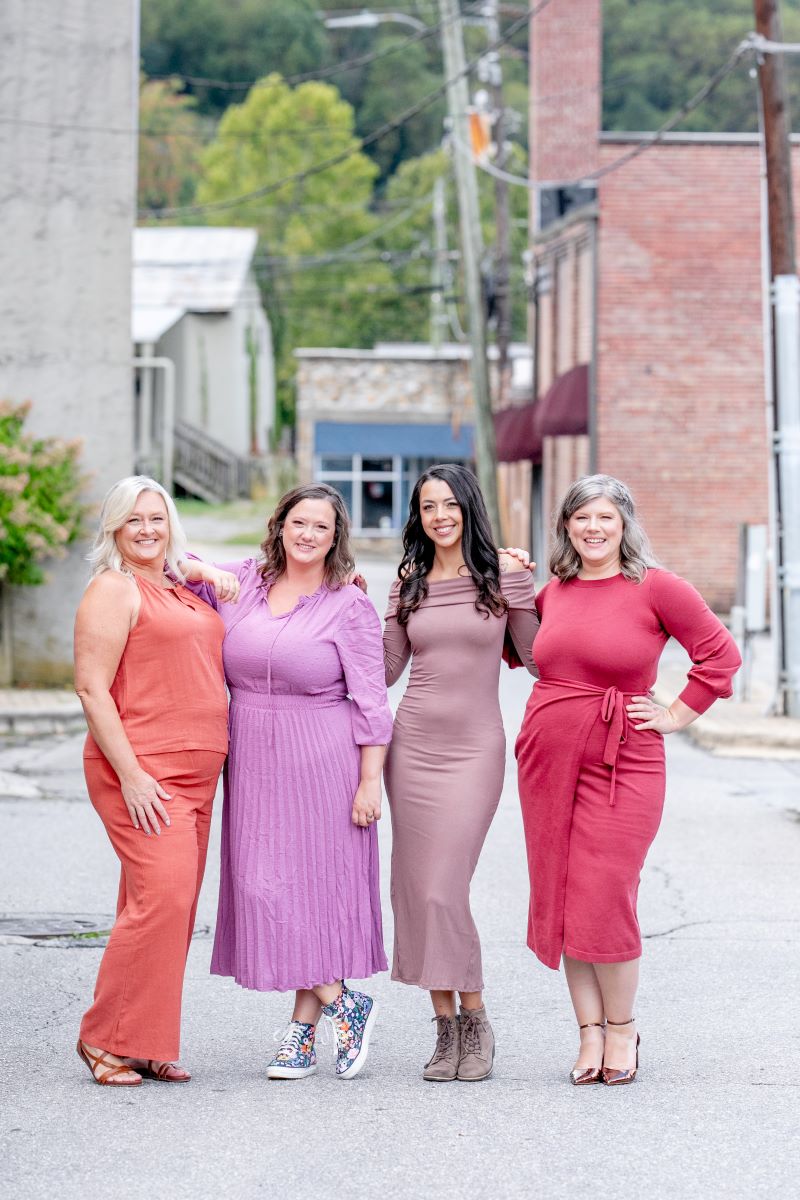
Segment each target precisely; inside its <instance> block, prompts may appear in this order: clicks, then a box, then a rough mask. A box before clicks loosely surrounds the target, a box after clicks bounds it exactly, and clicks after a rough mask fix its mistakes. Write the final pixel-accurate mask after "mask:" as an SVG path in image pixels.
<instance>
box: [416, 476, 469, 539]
mask: <svg viewBox="0 0 800 1200" xmlns="http://www.w3.org/2000/svg"><path fill="white" fill-rule="evenodd" d="M419 515H420V519H421V521H422V528H423V531H424V532H425V535H426V536H427V537H429V538H430V539H431V541H432V542H433V544H434V546H435V547H436V548H437V549H438V550H450V549H452V548H453V547H454V546H460V545H461V535H462V533H463V532H464V518H463V517H462V515H461V506H460V505H459V503H458V501H457V500H456V498H455V496H454V495H453V493H452V491H451V490H450V486H449V484H447V483H445V481H444V480H443V479H426V481H425V483H423V485H422V487H421V488H420V493H419Z"/></svg>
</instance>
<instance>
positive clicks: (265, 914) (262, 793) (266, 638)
mask: <svg viewBox="0 0 800 1200" xmlns="http://www.w3.org/2000/svg"><path fill="white" fill-rule="evenodd" d="M348 525H349V522H348V517H347V510H346V509H345V506H344V501H343V500H342V497H341V496H340V495H339V493H338V492H337V491H335V490H334V489H333V488H331V487H328V486H327V485H325V484H315V485H313V486H310V487H300V488H295V489H294V491H291V492H289V493H288V494H287V495H285V496H284V497H283V499H282V500H281V501H280V503H279V504H278V507H277V508H276V510H275V512H274V514H273V515H272V517H271V518H270V520H269V524H268V527H267V536H266V539H265V541H264V543H263V545H262V547H261V558H260V559H259V560H258V561H256V560H255V559H253V558H248V559H245V561H244V562H240V563H225V564H218V565H216V566H214V567H212V566H210V565H209V564H205V563H200V562H199V561H197V560H193V561H192V562H190V563H188V564H185V566H186V567H187V574H188V576H189V577H190V578H192V579H193V580H194V581H195V582H196V583H198V584H199V583H203V582H205V583H218V582H219V580H218V576H219V574H220V572H221V571H231V572H232V573H233V575H235V577H236V581H238V589H237V582H236V581H233V580H232V581H231V589H232V591H233V592H235V591H237V590H238V592H239V596H238V603H237V604H236V605H235V606H231V605H227V604H225V605H218V601H217V598H216V596H215V595H214V594H212V591H211V589H207V591H206V599H208V601H209V603H212V604H214V605H215V607H217V606H218V610H219V612H220V615H221V616H222V618H223V620H224V621H225V625H226V633H225V641H224V643H223V660H224V664H225V676H226V679H227V682H228V687H229V689H230V694H231V706H230V752H229V757H228V763H227V766H226V768H225V805H224V810H223V818H222V820H223V826H222V874H221V880H220V897H219V911H218V915H217V928H216V936H215V939H214V951H213V956H212V960H211V970H212V972H213V973H214V974H217V975H232V976H233V978H234V979H235V980H236V981H237V983H239V984H241V985H242V986H243V987H246V988H253V989H255V990H257V991H279V992H284V991H294V992H295V1005H294V1012H293V1014H292V1019H291V1022H290V1024H289V1027H288V1029H287V1032H286V1035H285V1037H284V1039H283V1041H282V1043H281V1045H280V1047H279V1048H278V1051H277V1053H276V1055H275V1057H274V1058H273V1060H272V1062H271V1063H270V1064H269V1067H268V1069H267V1075H268V1076H269V1078H270V1079H295V1078H299V1077H302V1076H304V1075H309V1074H311V1073H312V1072H313V1071H315V1070H316V1056H315V1052H314V1035H315V1031H316V1025H317V1022H318V1021H319V1018H320V1014H321V1013H324V1014H325V1015H326V1016H327V1017H329V1018H330V1019H331V1021H332V1023H333V1026H334V1030H335V1033H336V1038H337V1046H338V1057H337V1065H336V1073H337V1075H338V1076H339V1077H340V1078H351V1077H352V1076H354V1075H356V1074H358V1072H359V1071H360V1070H361V1068H362V1067H363V1065H364V1061H365V1059H366V1054H367V1048H368V1044H369V1036H370V1032H371V1029H372V1025H373V1023H374V1020H375V1012H376V1009H375V1004H374V1002H373V1000H372V999H371V998H370V997H369V996H367V995H365V994H364V993H363V992H358V991H354V990H352V989H350V988H348V987H347V985H346V984H345V983H344V980H345V979H346V978H347V977H355V978H357V979H363V978H366V977H367V976H369V975H372V974H373V973H374V972H376V971H384V970H386V968H387V963H386V956H385V954H384V949H383V934H382V928H381V909H380V893H379V887H378V842H377V831H376V827H375V826H376V822H377V821H378V820H379V819H380V815H381V784H380V779H381V769H382V766H383V759H384V754H385V748H386V745H387V743H388V742H389V739H390V737H391V729H392V717H391V711H390V709H389V705H388V701H387V697H386V685H385V682H384V667H383V650H382V645H381V625H380V621H379V619H378V615H377V613H376V612H375V609H374V607H373V605H372V603H371V601H370V600H368V599H367V597H366V596H365V595H364V594H363V593H362V592H361V591H359V589H358V588H357V587H355V586H354V585H353V584H349V583H348V582H347V580H348V579H349V578H350V577H351V575H352V571H353V558H352V555H351V552H350V544H349V537H348ZM222 595H223V597H224V595H225V593H224V591H223V592H222Z"/></svg>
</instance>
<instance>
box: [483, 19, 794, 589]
mask: <svg viewBox="0 0 800 1200" xmlns="http://www.w3.org/2000/svg"><path fill="white" fill-rule="evenodd" d="M601 21H602V6H601V0H560V3H559V4H557V5H552V6H548V7H547V8H545V9H543V10H542V11H541V12H540V13H539V14H538V15H537V16H536V17H535V19H534V20H533V21H532V24H531V100H530V102H531V114H530V115H531V121H530V126H531V132H530V143H531V147H532V152H531V174H532V178H533V179H534V180H535V182H536V184H537V188H536V189H535V190H534V191H532V193H531V198H532V208H533V212H532V221H531V225H532V230H533V235H532V246H533V251H534V258H535V264H536V275H537V287H536V297H537V298H536V301H535V303H534V304H533V305H532V309H531V327H532V336H533V338H534V343H535V346H536V370H535V377H536V383H535V386H534V396H536V397H538V399H537V400H536V402H535V404H531V403H529V404H528V405H527V406H525V408H524V409H523V410H520V411H519V412H516V413H514V414H512V417H513V418H515V419H516V422H517V425H516V428H517V432H518V433H519V432H520V431H521V436H518V437H517V438H516V439H514V438H511V439H508V438H505V439H504V438H503V436H502V432H501V430H500V428H498V440H499V443H500V444H501V452H502V453H503V456H504V457H505V458H507V459H512V460H513V459H515V458H516V459H518V460H519V461H517V462H513V461H512V462H509V463H508V464H507V465H505V466H504V467H503V468H502V483H503V491H504V494H505V495H506V497H507V502H508V509H507V511H508V514H509V518H510V521H511V531H512V535H513V539H514V540H518V539H521V538H525V539H526V540H527V534H528V529H529V521H530V524H531V525H532V528H533V531H534V532H533V541H534V549H535V552H536V553H537V555H538V556H539V558H540V559H543V558H544V548H543V547H544V540H545V537H546V527H547V526H548V525H549V518H550V514H551V513H552V510H553V508H554V506H555V504H556V502H557V500H558V497H559V495H560V494H561V493H562V492H563V490H564V488H565V487H566V485H567V484H568V483H569V482H570V481H571V480H572V479H573V478H574V477H575V476H576V475H578V474H582V473H584V472H586V471H589V470H597V471H603V472H607V473H610V474H613V475H617V476H619V477H620V478H622V479H624V480H625V481H626V482H627V483H628V484H629V485H630V486H631V488H632V489H633V492H634V495H635V496H636V498H637V500H638V504H639V509H640V512H641V514H642V517H643V519H644V523H645V525H646V527H647V529H648V532H649V533H650V536H651V539H652V541H653V544H654V548H655V550H656V553H657V554H658V556H659V558H660V559H661V561H662V562H663V563H664V564H665V565H666V566H668V567H670V568H671V569H673V570H675V571H677V572H678V573H679V574H681V575H684V576H686V577H687V578H688V579H690V580H691V581H692V582H693V583H694V584H695V585H696V586H697V587H698V588H699V589H700V590H701V591H702V592H703V594H704V595H705V596H706V598H707V599H708V601H709V602H710V603H711V604H713V605H714V606H716V607H717V608H719V609H726V608H728V607H729V606H730V604H731V602H732V600H733V595H734V589H735V584H736V570H737V545H738V529H739V525H740V524H741V523H761V522H765V521H766V520H767V512H768V441H767V428H768V423H767V414H766V411H765V392H764V353H763V323H762V280H761V233H760V185H759V181H760V152H759V146H758V142H757V139H756V138H755V137H754V136H753V135H745V134H742V135H714V134H708V135H703V134H674V135H669V136H668V137H666V138H665V139H664V141H663V142H661V143H659V144H657V145H655V146H651V147H649V148H647V149H646V150H645V151H644V153H642V154H640V155H639V156H637V157H633V158H631V159H630V161H628V162H626V163H625V164H624V165H622V166H620V167H619V168H618V169H614V170H612V171H610V172H609V173H607V174H605V175H602V174H601V175H600V176H599V177H598V178H597V179H596V180H593V179H591V178H590V177H591V176H592V174H593V173H594V172H596V171H602V169H603V168H607V167H608V166H610V165H611V164H612V163H613V162H616V161H617V160H618V159H619V158H620V157H621V156H622V155H624V154H626V153H628V152H629V151H631V150H633V149H635V147H636V144H637V143H639V142H641V141H642V138H643V137H644V136H646V135H642V134H635V133H631V134H617V133H614V134H610V133H603V132H601V131H600V122H601V112H600V97H601V90H600V87H601ZM713 65H715V64H710V66H713ZM798 182H800V181H798ZM579 364H582V365H583V367H584V369H583V372H582V379H583V380H584V381H585V382H584V388H583V393H581V389H580V388H577V389H576V388H575V387H574V386H573V387H572V389H571V392H569V393H567V392H565V386H566V385H567V384H568V383H569V382H570V374H569V373H570V370H571V369H573V368H575V367H576V366H578V365H579ZM576 378H577V376H576V374H575V373H574V371H573V373H572V375H571V379H572V382H573V383H574V381H575V379H576ZM507 419H509V418H508V414H506V415H505V416H504V417H503V418H502V419H501V421H502V420H507ZM523 455H524V457H523ZM529 497H532V510H533V511H532V512H530V514H529V510H528V501H527V498H529Z"/></svg>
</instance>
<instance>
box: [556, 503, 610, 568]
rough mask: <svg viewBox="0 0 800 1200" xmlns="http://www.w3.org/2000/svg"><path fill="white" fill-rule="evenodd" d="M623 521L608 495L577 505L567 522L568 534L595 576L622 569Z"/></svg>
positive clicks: (584, 562)
mask: <svg viewBox="0 0 800 1200" xmlns="http://www.w3.org/2000/svg"><path fill="white" fill-rule="evenodd" d="M623 529H624V526H623V523H622V517H621V515H620V512H619V509H618V508H617V507H616V505H615V504H612V502H611V501H610V500H609V499H608V497H607V496H598V498H597V499H596V500H590V501H589V502H588V503H587V504H584V505H582V506H581V507H580V508H576V509H575V512H574V513H573V514H572V516H571V517H570V518H569V520H568V521H567V535H568V537H569V540H570V541H571V543H572V545H573V548H574V549H575V551H576V552H577V554H578V556H579V557H580V560H581V565H582V568H583V570H584V571H586V572H588V573H590V574H592V575H604V574H606V575H614V574H616V573H617V571H619V569H620V546H621V545H622V534H623Z"/></svg>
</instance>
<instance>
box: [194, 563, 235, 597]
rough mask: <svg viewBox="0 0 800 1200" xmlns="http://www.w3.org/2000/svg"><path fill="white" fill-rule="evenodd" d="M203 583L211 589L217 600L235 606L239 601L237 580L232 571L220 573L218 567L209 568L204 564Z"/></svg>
mask: <svg viewBox="0 0 800 1200" xmlns="http://www.w3.org/2000/svg"><path fill="white" fill-rule="evenodd" d="M203 579H204V581H205V582H206V583H207V584H209V585H210V586H211V587H213V589H214V591H215V592H216V595H217V599H218V600H225V601H227V602H228V603H229V604H235V603H236V601H237V600H238V599H239V587H240V584H239V580H238V579H237V577H236V576H235V575H234V574H233V572H232V571H220V569H219V567H211V566H209V565H208V563H206V564H205V565H204V569H203Z"/></svg>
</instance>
